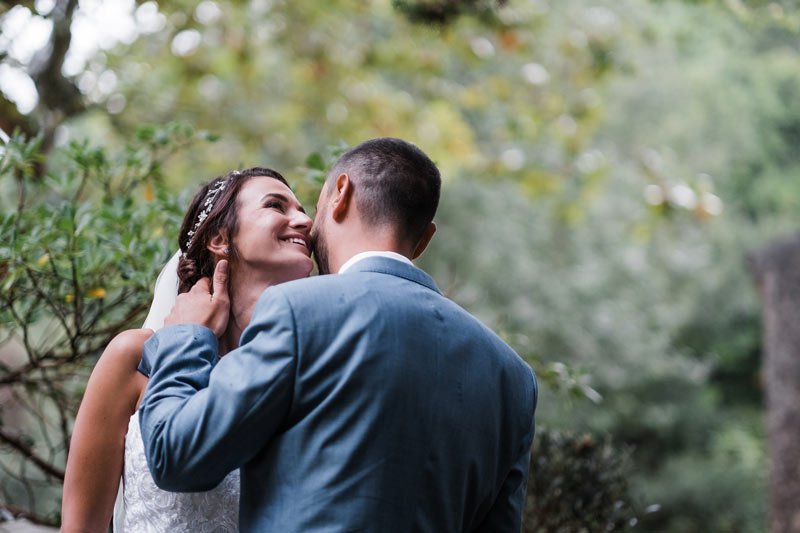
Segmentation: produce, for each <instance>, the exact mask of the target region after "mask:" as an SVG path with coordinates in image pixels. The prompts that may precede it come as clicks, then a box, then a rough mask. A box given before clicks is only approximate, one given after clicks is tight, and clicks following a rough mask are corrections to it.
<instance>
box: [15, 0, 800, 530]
mask: <svg viewBox="0 0 800 533" xmlns="http://www.w3.org/2000/svg"><path fill="white" fill-rule="evenodd" d="M2 6H3V7H2V8H0V9H2V11H0V90H2V92H3V94H4V95H5V96H3V97H2V98H0V128H2V129H3V130H5V131H7V132H8V133H11V131H12V130H13V129H14V128H15V127H18V128H21V129H22V130H23V131H27V132H29V133H31V134H33V133H36V132H42V135H43V137H42V143H43V145H44V147H45V149H49V148H50V147H51V146H53V147H64V146H69V143H70V142H73V141H77V140H80V139H82V138H84V137H89V138H92V139H103V142H104V144H106V145H107V146H109V147H117V148H120V149H121V148H122V147H124V146H125V145H126V144H127V143H128V142H129V141H130V140H131V139H133V138H134V137H135V136H136V132H137V131H138V130H140V127H141V126H142V125H143V124H144V125H146V124H155V125H159V124H166V123H168V122H172V121H180V122H182V123H186V124H190V125H191V126H192V127H193V128H194V130H195V131H209V132H212V133H213V134H215V135H219V137H220V138H219V141H218V142H215V143H214V144H212V145H209V146H204V147H202V148H194V147H190V148H189V149H186V150H183V151H181V152H179V153H178V154H177V155H175V156H174V157H171V158H170V159H168V160H165V161H164V162H163V163H160V164H159V165H157V166H155V167H154V168H153V169H152V172H151V177H152V180H153V182H154V183H157V184H159V186H161V184H163V185H164V186H166V187H168V188H171V189H172V190H178V189H181V188H183V187H186V186H188V187H189V188H190V189H191V188H194V187H196V186H197V184H198V183H199V182H202V181H206V180H209V179H211V178H212V177H213V176H215V175H217V174H220V173H222V172H225V171H227V170H229V169H231V168H234V167H240V166H251V165H256V164H258V165H266V166H273V167H275V168H278V169H280V170H281V171H282V172H285V173H286V174H287V175H289V176H290V177H293V178H294V181H295V183H296V186H297V190H298V194H299V195H300V197H301V199H303V201H304V203H306V204H307V205H314V203H315V194H316V191H317V187H318V182H316V181H314V180H313V179H311V180H306V179H300V178H304V177H307V176H310V175H318V174H319V172H320V170H321V169H323V168H324V164H325V162H326V161H328V160H329V157H328V156H329V155H330V153H331V152H332V151H335V149H336V147H338V146H341V145H342V144H343V145H347V144H355V143H357V142H359V141H361V140H363V139H365V138H368V137H374V136H380V135H391V136H398V137H403V138H406V139H408V140H411V141H414V142H416V143H417V144H419V145H420V146H421V147H422V148H423V149H424V150H425V151H427V152H428V153H429V154H430V155H431V156H432V157H433V158H434V160H435V161H436V162H437V164H439V166H440V167H441V169H442V171H443V175H444V178H445V190H444V193H443V199H442V206H441V209H440V213H439V216H438V219H437V223H438V225H439V227H440V231H439V232H438V234H437V238H436V239H435V240H434V242H433V243H432V245H431V248H430V249H429V251H428V252H427V253H426V255H425V256H423V258H422V261H421V266H423V267H424V268H426V269H427V270H429V271H430V272H431V273H432V274H433V275H434V277H435V279H436V280H437V282H438V283H439V284H440V286H442V287H443V289H445V291H446V292H447V293H448V294H449V295H450V296H451V297H453V298H454V299H455V300H456V301H458V302H459V303H461V304H462V305H464V306H465V307H466V308H467V309H469V310H470V311H471V312H473V313H475V314H476V315H478V316H479V317H481V318H482V319H483V320H484V321H485V322H487V323H488V324H489V325H491V326H492V327H494V328H495V329H496V330H498V331H500V332H501V333H502V334H503V335H504V336H505V337H506V338H507V339H509V341H510V342H511V343H512V344H513V345H514V346H515V347H516V348H517V349H518V351H519V352H520V353H521V354H523V355H524V356H526V357H528V358H529V360H530V361H532V362H533V363H534V367H535V368H536V370H537V372H538V373H539V374H540V375H542V376H551V377H553V379H552V380H551V381H550V383H552V386H551V387H549V388H545V389H544V390H543V393H542V398H541V401H540V407H539V411H538V421H539V424H540V426H541V427H545V428H548V430H554V431H565V432H568V433H567V434H570V435H571V434H584V433H589V434H596V435H600V436H601V437H598V440H597V442H604V443H605V442H609V444H607V445H606V444H604V445H603V447H598V448H596V449H597V450H600V451H599V452H598V454H599V455H598V457H600V458H601V459H602V458H604V457H605V456H602V453H605V451H604V450H606V447H607V446H616V447H617V448H618V449H619V450H625V454H626V456H625V457H626V460H625V461H621V460H620V461H617V460H611V459H609V460H608V462H607V464H609V465H614V468H615V469H626V470H625V472H626V483H625V484H624V485H625V486H624V487H623V484H621V483H617V485H615V486H617V487H618V488H619V487H622V488H620V491H623V489H624V491H627V493H628V494H629V497H630V499H631V501H630V502H628V503H626V504H625V513H620V514H619V516H623V515H624V516H625V518H626V520H624V521H622V522H620V521H619V520H618V518H619V516H615V517H614V518H613V520H612V522H613V523H614V524H616V525H615V526H614V527H622V525H620V524H622V523H623V522H624V524H626V525H627V527H633V528H634V529H635V528H638V529H640V530H644V531H652V530H658V531H675V532H684V531H761V530H764V529H765V528H766V499H765V495H764V484H765V478H766V468H767V462H766V458H765V448H764V443H763V433H764V431H763V422H762V420H763V413H762V411H763V410H762V405H761V402H762V381H761V380H762V377H761V374H760V335H761V334H760V329H759V319H758V302H757V299H756V294H755V291H754V289H753V287H752V283H751V281H750V279H749V276H748V274H747V272H746V271H745V264H744V257H745V255H746V253H747V251H749V250H752V249H753V248H755V247H757V246H758V245H759V243H762V242H764V241H766V240H768V239H771V238H772V237H774V236H778V235H783V234H787V233H791V232H794V231H795V230H796V228H797V227H798V223H799V222H800V210H799V209H798V201H800V180H799V179H797V178H798V174H799V173H800V158H799V157H798V155H797V151H796V149H795V147H796V145H797V141H798V139H800V134H798V132H800V90H799V89H798V87H800V83H798V82H800V78H799V76H800V74H798V73H800V54H798V43H800V40H798V33H799V32H800V11H798V9H797V7H798V6H797V2H794V1H790V0H782V1H769V0H752V1H745V0H737V1H730V0H725V1H723V0H614V1H612V0H597V1H593V2H587V1H585V0H560V1H555V0H550V1H548V0H508V1H489V0H478V1H460V2H459V1H451V0H420V1H399V0H398V1H395V2H390V1H389V0H383V1H372V2H355V1H352V0H332V1H330V2H326V3H324V4H322V3H318V2H311V1H295V2H288V1H285V0H250V1H248V2H231V1H223V0H217V1H211V0H206V1H203V2H200V3H197V2H186V1H182V0H171V1H168V2H159V3H158V4H157V3H155V2H152V1H151V2H134V1H133V0H114V1H110V0H109V1H107V2H102V3H101V2H96V1H91V0H82V1H81V2H77V0H70V1H65V0H49V1H45V0H39V1H36V2H14V3H4V4H2ZM51 30H52V31H51ZM67 34H69V35H67ZM37 35H38V36H39V37H37ZM42 35H44V37H42ZM48 38H50V42H49V44H48V40H47V39H48ZM37 39H38V40H37ZM20 88H22V89H20ZM26 88H27V89H26ZM23 95H24V96H23ZM26 98H27V99H26ZM14 102H16V103H17V105H16V106H15V105H14ZM53 164H54V162H52V161H50V160H45V161H43V162H42V163H41V168H39V169H38V170H37V169H34V171H33V172H31V177H30V179H37V176H39V177H41V176H42V175H46V174H47V173H48V170H47V169H48V167H51V168H52V165H53ZM315 173H316V174H315ZM133 201H135V202H139V203H142V205H145V204H146V203H147V202H148V201H152V200H148V199H147V198H146V195H145V194H144V193H143V192H142V191H141V190H139V192H138V193H136V194H135V195H134V199H133ZM177 229H178V228H177V226H176V227H175V228H173V229H172V233H173V234H170V235H165V236H164V238H165V239H167V238H168V239H171V240H174V237H175V235H174V233H177ZM165 233H167V234H168V233H170V230H169V228H166V230H165ZM0 259H2V258H0ZM141 298H142V302H146V301H147V298H148V295H147V294H142V295H141ZM560 386H564V387H566V388H568V389H570V390H572V391H577V392H579V394H578V395H577V396H571V395H565V394H562V393H561V392H560V391H558V388H559V387H560ZM573 432H574V433H573ZM606 437H608V439H609V440H608V441H606V440H605V439H606ZM550 439H551V440H549V441H547V444H548V446H541V444H540V449H553V446H555V444H553V443H559V442H562V443H563V442H572V441H570V440H569V439H559V438H555V437H551V438H550ZM600 452H602V453H600ZM572 464H573V463H571V462H570V461H562V460H561V459H560V458H559V456H556V457H554V458H553V460H552V461H551V462H548V463H546V464H545V466H546V467H547V468H548V470H547V472H553V471H554V470H553V469H554V468H557V467H558V468H562V467H563V468H565V469H566V468H571V467H572V466H571V465H572ZM554 465H555V466H554ZM558 465H562V466H558ZM614 472H615V475H616V472H618V470H614ZM573 474H574V472H573ZM543 475H544V474H543ZM565 475H566V474H565ZM565 479H573V478H571V477H570V476H568V475H567V476H566V477H565ZM614 479H615V480H617V479H618V478H616V477H615V478H614ZM542 486H543V487H547V485H542ZM543 490H544V489H543ZM600 514H601V513H598V516H599V515H600ZM552 523H558V522H557V521H556V522H552ZM539 524H541V522H540V523H539ZM539 527H540V528H542V530H547V528H546V526H543V525H540V526H539ZM554 530H555V529H554Z"/></svg>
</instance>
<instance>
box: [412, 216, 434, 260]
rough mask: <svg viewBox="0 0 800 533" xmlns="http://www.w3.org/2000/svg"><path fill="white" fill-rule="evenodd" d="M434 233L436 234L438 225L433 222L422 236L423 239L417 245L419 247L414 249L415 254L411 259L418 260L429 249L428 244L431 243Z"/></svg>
mask: <svg viewBox="0 0 800 533" xmlns="http://www.w3.org/2000/svg"><path fill="white" fill-rule="evenodd" d="M434 233H436V224H434V223H433V222H431V223H430V224H428V227H427V228H425V233H423V234H422V238H421V239H420V240H419V242H418V243H417V247H416V248H414V254H413V256H412V257H411V259H416V258H417V257H419V256H421V255H422V252H424V251H425V248H427V247H428V243H429V242H431V239H432V238H433V234H434Z"/></svg>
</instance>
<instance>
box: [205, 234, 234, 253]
mask: <svg viewBox="0 0 800 533" xmlns="http://www.w3.org/2000/svg"><path fill="white" fill-rule="evenodd" d="M228 246H229V245H228V236H227V235H226V234H225V233H223V232H221V231H220V232H219V233H217V234H216V235H214V237H212V238H211V240H210V241H208V251H209V252H211V253H212V254H214V255H217V256H220V257H228V254H229V253H230V252H229V251H228Z"/></svg>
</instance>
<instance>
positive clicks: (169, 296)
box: [142, 250, 181, 331]
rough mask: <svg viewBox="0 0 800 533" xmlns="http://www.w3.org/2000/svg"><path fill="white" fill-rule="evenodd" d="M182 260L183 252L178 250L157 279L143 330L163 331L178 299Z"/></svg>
mask: <svg viewBox="0 0 800 533" xmlns="http://www.w3.org/2000/svg"><path fill="white" fill-rule="evenodd" d="M180 258H181V251H180V250H178V251H177V252H175V255H173V256H172V257H171V258H170V260H169V261H168V262H167V264H166V265H164V268H162V269H161V273H160V274H159V275H158V278H157V279H156V287H155V289H153V302H152V303H151V304H150V311H149V312H148V313H147V318H145V319H144V324H143V325H142V327H143V328H149V329H152V330H153V331H156V330H159V329H161V327H162V326H163V325H164V319H165V318H167V315H168V314H169V312H170V311H172V306H174V305H175V298H177V297H178V261H179V260H180Z"/></svg>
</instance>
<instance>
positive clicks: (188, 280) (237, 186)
mask: <svg viewBox="0 0 800 533" xmlns="http://www.w3.org/2000/svg"><path fill="white" fill-rule="evenodd" d="M262 176H263V177H268V178H273V179H276V180H278V181H280V182H281V183H283V184H284V185H286V186H287V187H288V186H289V183H288V182H287V181H286V178H284V177H283V176H281V174H280V173H279V172H277V171H275V170H272V169H270V168H264V167H252V168H248V169H245V170H233V171H231V172H229V173H227V174H225V175H224V176H219V177H217V178H214V179H213V180H211V181H210V182H209V183H207V184H206V185H204V186H203V187H202V188H201V189H200V190H199V191H198V192H197V194H196V195H195V197H194V199H193V200H192V203H191V205H190V206H189V210H188V211H186V215H185V216H184V217H183V223H182V224H181V232H180V235H179V237H178V245H179V246H180V249H181V251H182V252H183V254H182V255H181V258H180V260H179V261H178V281H179V284H178V294H180V293H183V292H188V291H189V289H191V288H192V286H193V285H194V284H195V283H197V282H198V281H199V280H200V278H203V277H208V278H210V277H211V276H212V275H213V274H214V267H215V266H216V261H215V258H214V254H212V253H211V252H210V251H209V250H208V243H209V242H210V241H211V239H213V238H214V237H215V236H216V235H217V234H218V233H223V234H224V235H226V236H227V238H228V247H229V248H230V254H229V256H228V257H227V259H228V260H230V261H231V262H235V260H236V246H235V243H234V242H233V236H234V235H235V234H236V230H237V228H238V224H239V216H238V214H239V213H238V212H239V209H238V205H239V204H238V202H237V199H238V197H239V191H240V190H241V189H242V186H244V184H245V183H247V182H248V181H249V180H250V179H252V178H257V177H262ZM207 200H210V202H207ZM209 205H210V207H211V208H210V209H208V206H209ZM202 214H205V215H206V216H205V217H201V215H202ZM190 233H191V234H190Z"/></svg>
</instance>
